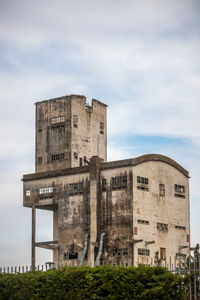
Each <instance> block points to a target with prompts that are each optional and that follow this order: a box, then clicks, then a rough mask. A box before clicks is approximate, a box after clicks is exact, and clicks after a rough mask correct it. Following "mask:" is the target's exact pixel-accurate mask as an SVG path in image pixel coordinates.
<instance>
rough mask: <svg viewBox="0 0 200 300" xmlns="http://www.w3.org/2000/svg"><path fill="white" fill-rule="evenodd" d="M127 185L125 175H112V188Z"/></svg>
mask: <svg viewBox="0 0 200 300" xmlns="http://www.w3.org/2000/svg"><path fill="white" fill-rule="evenodd" d="M126 187H127V175H121V176H116V177H112V188H113V189H115V188H116V189H119V188H126Z"/></svg>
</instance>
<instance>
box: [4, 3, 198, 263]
mask: <svg viewBox="0 0 200 300" xmlns="http://www.w3.org/2000/svg"><path fill="white" fill-rule="evenodd" d="M199 9H200V4H199V1H198V0H197V1H195V0H191V1H186V0H183V1H179V0H168V1H164V0H163V1H162V0H149V1H145V0H141V1H136V0H124V1H120V0H116V1H110V0H108V1H105V0H102V1H97V0H86V1H80V0H74V1H69V0H60V1H59V2H55V1H53V0H43V1H37V0H36V1H34V3H33V2H31V1H29V0H28V1H27V0H17V1H16V0H12V1H11V0H7V1H1V3H0V18H1V27H0V68H1V71H0V101H1V120H0V126H1V129H2V130H1V131H0V140H1V141H2V143H1V149H0V160H1V163H0V179H1V181H0V189H1V203H2V205H3V209H2V208H1V215H2V217H1V218H0V219H1V221H0V222H1V224H2V225H0V228H4V230H3V232H2V233H1V236H2V235H4V248H5V243H6V241H7V254H6V256H5V255H4V256H2V258H3V262H4V263H6V262H7V264H10V262H9V257H11V256H12V253H13V252H12V253H11V250H10V249H13V247H14V244H15V243H16V239H15V236H17V237H18V238H19V239H20V243H19V244H17V247H16V251H15V252H16V253H15V255H16V256H15V258H14V257H13V259H12V262H13V263H14V261H15V259H16V257H20V262H22V261H23V263H24V264H25V262H28V261H29V259H30V253H29V251H30V249H29V242H30V213H27V211H28V209H25V208H22V185H21V182H20V178H21V176H22V174H23V173H29V172H33V171H34V134H35V133H34V126H35V124H34V122H35V120H34V106H33V103H34V102H36V101H40V100H44V99H50V98H54V97H57V96H62V95H66V94H71V93H73V94H85V95H86V96H87V97H88V98H89V99H91V98H97V99H99V100H102V101H103V102H105V103H107V104H108V105H109V107H108V135H109V142H108V158H109V160H117V159H123V158H127V157H133V156H137V155H140V154H143V153H145V152H146V151H147V150H148V151H149V152H160V153H163V154H166V155H169V156H172V158H174V159H176V160H178V162H180V163H181V164H182V165H183V166H185V167H186V168H187V169H189V171H190V173H191V175H192V178H191V191H192V192H191V197H192V201H191V202H192V208H191V213H192V218H191V221H192V230H193V232H194V234H193V236H194V241H195V242H197V238H198V234H197V231H196V229H195V228H198V227H199V226H197V224H198V216H197V212H198V211H199V209H200V208H199V203H198V198H199V196H200V195H199V189H198V172H199V167H200V166H199V161H200V159H199V158H200V157H199V153H200V121H199V111H200V102H199V94H200V84H199V83H200V73H199V66H200V56H199V53H200V38H199V28H200V19H199ZM137 136H139V137H140V139H139V140H137V138H136V137H137ZM161 137H162V139H161ZM124 138H126V139H124ZM151 140H152V142H151ZM155 150H157V151H155ZM11 187H12V188H11ZM16 195H17V196H16ZM12 208H13V209H12ZM8 216H10V218H11V219H12V223H13V224H15V223H16V224H18V225H16V226H15V228H14V226H13V224H10V222H9V220H10V218H8ZM20 218H21V220H20V221H19V219H20ZM47 219H49V216H44V220H47ZM47 222H48V221H47ZM194 224H195V225H194ZM11 225H12V226H11ZM10 226H11V227H10ZM49 226H50V225H49ZM40 228H44V227H43V225H41V226H40ZM40 230H41V229H38V234H39V235H38V238H41V239H43V238H44V237H45V236H46V235H47V236H49V235H50V234H51V233H50V232H49V231H48V230H47V231H42V230H41V231H40ZM45 230H46V229H45ZM20 232H23V234H25V235H26V237H24V236H23V237H22V236H20V234H19V233H20ZM8 235H9V240H8V238H6V237H7V236H8ZM11 241H13V243H11ZM1 249H3V247H1ZM23 249H26V251H25V250H23ZM5 253H6V248H5V250H4V254H5ZM20 253H21V254H22V253H23V255H21V254H20ZM38 253H39V254H38V259H39V256H40V262H42V261H43V262H44V261H45V257H46V252H45V251H44V252H38ZM22 256H24V260H23V259H22ZM10 260H11V259H10ZM49 260H50V259H49ZM1 263H2V262H1V261H0V265H1Z"/></svg>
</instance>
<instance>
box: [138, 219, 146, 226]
mask: <svg viewBox="0 0 200 300" xmlns="http://www.w3.org/2000/svg"><path fill="white" fill-rule="evenodd" d="M137 221H138V223H139V224H144V225H149V221H146V220H137Z"/></svg>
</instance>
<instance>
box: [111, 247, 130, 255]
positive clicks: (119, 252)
mask: <svg viewBox="0 0 200 300" xmlns="http://www.w3.org/2000/svg"><path fill="white" fill-rule="evenodd" d="M122 255H123V256H126V255H128V249H127V248H124V249H115V250H114V251H113V256H122Z"/></svg>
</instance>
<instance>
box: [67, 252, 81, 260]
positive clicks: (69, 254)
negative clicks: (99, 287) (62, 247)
mask: <svg viewBox="0 0 200 300" xmlns="http://www.w3.org/2000/svg"><path fill="white" fill-rule="evenodd" d="M64 259H78V252H67V253H64Z"/></svg>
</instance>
